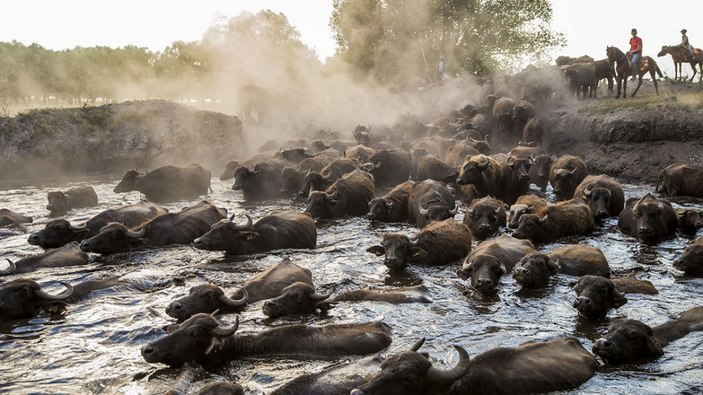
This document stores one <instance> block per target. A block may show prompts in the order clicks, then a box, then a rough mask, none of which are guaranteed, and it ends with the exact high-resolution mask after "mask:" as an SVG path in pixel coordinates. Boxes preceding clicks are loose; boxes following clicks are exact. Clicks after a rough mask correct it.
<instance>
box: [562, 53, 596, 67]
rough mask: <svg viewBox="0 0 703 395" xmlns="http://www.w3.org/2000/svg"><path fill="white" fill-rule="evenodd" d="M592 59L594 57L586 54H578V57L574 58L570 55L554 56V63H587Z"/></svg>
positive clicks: (566, 64) (564, 64) (565, 64)
mask: <svg viewBox="0 0 703 395" xmlns="http://www.w3.org/2000/svg"><path fill="white" fill-rule="evenodd" d="M593 61H594V59H593V58H592V57H590V56H588V55H583V56H579V57H578V58H574V57H572V56H559V57H557V58H556V65H557V66H568V65H570V64H574V63H589V62H593Z"/></svg>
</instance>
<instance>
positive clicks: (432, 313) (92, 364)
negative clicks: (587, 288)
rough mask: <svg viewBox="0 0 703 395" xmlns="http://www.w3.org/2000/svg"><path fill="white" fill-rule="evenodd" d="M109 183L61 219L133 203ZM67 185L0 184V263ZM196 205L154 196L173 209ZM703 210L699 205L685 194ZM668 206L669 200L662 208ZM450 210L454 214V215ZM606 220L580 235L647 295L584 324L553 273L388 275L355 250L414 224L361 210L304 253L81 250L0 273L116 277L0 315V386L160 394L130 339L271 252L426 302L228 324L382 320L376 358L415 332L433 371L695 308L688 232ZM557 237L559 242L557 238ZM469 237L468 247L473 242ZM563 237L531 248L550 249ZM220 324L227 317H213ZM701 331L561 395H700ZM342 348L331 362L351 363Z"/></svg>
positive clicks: (218, 194)
mask: <svg viewBox="0 0 703 395" xmlns="http://www.w3.org/2000/svg"><path fill="white" fill-rule="evenodd" d="M116 182H117V180H112V181H109V182H104V181H95V182H89V183H87V184H88V185H91V186H93V187H94V188H95V190H96V191H97V192H98V196H99V198H100V206H99V207H95V208H90V209H80V210H74V211H71V212H69V213H68V214H67V215H66V216H65V218H66V219H69V220H70V221H71V222H73V223H80V222H82V221H85V220H87V219H89V218H90V217H92V216H93V215H95V214H97V213H98V212H100V211H102V210H105V209H107V208H116V207H119V206H122V205H125V204H131V203H135V202H137V201H139V199H140V195H139V193H137V192H132V193H128V194H115V193H113V192H112V188H113V187H114V185H115V184H116ZM73 185H74V184H68V185H66V184H64V185H44V186H40V187H34V186H33V187H21V188H14V189H6V190H1V191H0V208H8V209H11V210H13V211H16V212H19V213H22V214H24V215H30V216H33V217H34V223H32V224H27V225H28V226H26V232H25V231H23V230H16V229H15V230H8V229H0V260H2V262H3V263H0V266H1V267H4V265H5V263H4V262H5V258H10V259H13V260H16V259H19V258H21V257H24V256H29V255H33V254H37V253H40V252H41V249H40V248H39V247H35V246H31V245H29V244H28V243H27V241H26V240H27V237H28V235H29V233H31V232H35V231H38V230H39V229H42V228H43V227H44V225H45V224H46V223H47V222H48V221H49V220H50V218H49V217H48V211H46V210H45V206H46V193H47V191H50V190H57V189H64V190H65V189H68V188H69V187H71V186H73ZM212 188H213V192H211V193H210V195H209V196H208V197H207V198H208V199H209V200H211V201H212V202H213V203H215V204H216V205H217V206H219V207H225V208H227V209H228V210H229V211H230V213H232V211H234V213H236V214H237V217H238V218H242V214H243V213H244V212H247V213H249V214H250V215H251V216H252V217H253V218H254V219H258V218H260V217H262V216H264V215H267V214H271V213H275V212H278V211H283V210H287V209H291V208H292V209H294V210H303V208H304V207H303V205H302V204H300V203H292V202H291V201H289V200H280V201H272V202H264V203H257V204H253V205H252V204H246V203H245V202H244V201H243V198H242V195H241V194H240V193H239V192H238V191H233V190H231V182H229V181H220V180H218V179H213V181H212ZM625 188H626V197H628V198H629V197H635V196H641V195H642V194H644V193H646V192H647V191H651V190H653V186H651V185H644V186H634V185H626V186H625ZM192 203H195V202H186V201H183V202H176V203H172V204H167V205H166V206H167V207H168V208H169V209H171V210H180V208H182V207H185V206H188V205H190V204H192ZM685 205H686V206H692V207H697V208H703V204H701V203H700V202H699V203H686V204H685ZM675 206H677V205H675ZM462 215H463V214H462V213H461V211H460V213H459V214H458V215H457V217H456V218H457V220H460V219H461V217H462ZM616 223H617V219H616V218H611V219H609V220H608V221H607V222H606V223H605V224H604V226H603V227H601V228H599V229H598V230H597V231H596V232H595V233H594V234H592V235H590V236H588V237H580V238H572V239H569V240H568V242H571V243H575V242H584V243H587V244H590V245H593V246H596V247H599V248H600V249H601V250H602V251H603V253H604V254H605V255H606V257H607V258H608V261H609V263H610V266H611V268H612V269H613V271H614V272H615V273H616V274H617V273H621V274H635V275H636V276H637V277H638V278H641V279H646V280H649V281H651V282H652V283H653V284H654V285H655V286H656V287H657V288H658V290H659V294H658V295H628V300H629V302H628V303H627V304H625V305H624V306H622V307H621V308H619V309H618V310H611V312H610V313H609V315H608V319H607V320H604V321H601V322H594V323H591V322H587V321H583V320H582V319H581V318H579V317H578V315H577V313H576V310H575V309H574V308H573V307H572V306H571V304H572V302H573V299H574V293H573V291H572V290H571V286H570V283H571V282H572V281H574V278H572V277H566V276H557V278H556V279H555V280H554V281H552V282H551V285H550V286H549V287H548V288H547V289H544V290H540V291H537V292H530V293H522V292H518V291H519V288H518V286H517V285H516V284H515V282H514V280H513V279H512V278H511V277H510V276H504V277H503V278H502V280H501V283H500V285H499V291H498V294H497V295H496V296H494V297H490V298H486V297H482V296H480V295H478V294H477V293H475V292H473V291H472V290H471V289H469V288H468V286H467V284H466V283H464V282H463V281H462V280H460V279H459V278H458V277H457V276H456V270H457V269H458V267H459V265H460V263H455V264H452V265H449V266H446V267H418V266H413V267H410V269H409V270H408V271H407V273H406V274H404V275H396V276H390V275H389V273H388V270H387V269H386V267H385V266H384V265H383V264H382V258H378V257H376V256H374V255H372V254H370V253H368V252H366V248H367V247H369V246H371V245H372V244H376V243H377V242H378V239H379V236H380V235H381V234H383V233H384V232H389V231H401V232H406V233H408V234H412V233H414V232H415V231H416V230H415V229H414V228H412V227H411V226H409V225H406V224H380V223H371V222H370V221H369V220H367V219H365V218H346V219H339V220H331V221H326V222H320V223H319V224H318V248H317V249H315V250H309V251H306V250H293V251H287V250H286V251H276V252H274V253H271V254H262V255H257V256H250V257H229V256H225V255H224V253H221V252H209V251H201V250H197V249H195V248H192V247H190V246H179V247H172V248H160V249H150V250H143V251H136V252H130V253H124V254H118V255H115V256H111V257H109V258H102V257H100V256H97V255H95V256H92V257H91V262H90V263H89V264H88V265H86V266H82V267H71V268H59V269H42V270H39V271H35V272H33V273H27V274H17V275H11V276H4V277H2V278H1V279H2V280H5V281H7V280H10V279H14V278H22V277H25V278H31V279H33V280H36V281H38V282H39V283H40V284H42V285H45V286H47V287H48V289H49V290H50V291H51V292H58V291H59V290H60V289H62V287H61V286H60V285H58V284H57V283H56V282H55V281H56V280H63V281H68V282H70V283H72V284H75V283H77V282H80V281H84V280H89V279H101V278H106V277H109V276H114V275H119V276H122V278H123V279H125V280H128V281H129V285H122V286H118V287H115V288H109V289H105V290H101V291H97V292H95V293H94V294H92V295H91V297H90V298H88V299H87V300H84V301H82V302H79V303H76V304H72V305H69V307H68V308H67V309H65V310H64V311H63V312H61V313H60V314H54V315H47V314H44V315H40V316H37V317H35V318H33V319H30V320H19V321H12V322H2V323H0V393H11V394H17V393H71V394H90V393H104V394H111V393H125V394H147V393H149V394H151V393H162V392H164V391H165V390H167V389H168V388H169V387H170V386H172V385H173V384H174V383H175V382H176V380H177V376H178V375H179V373H180V372H181V370H179V369H167V368H166V367H165V366H163V365H152V364H149V363H147V362H145V361H144V359H143V358H142V356H141V354H140V348H141V347H142V346H143V345H145V344H146V343H148V342H149V341H151V340H154V339H156V338H158V337H160V336H163V334H164V332H163V330H162V329H161V328H163V327H164V326H165V325H167V324H169V323H172V322H173V320H172V319H171V318H170V317H169V316H167V315H166V313H165V311H164V310H165V308H166V306H167V305H168V303H169V302H170V301H172V300H174V299H176V298H179V297H182V296H185V295H186V294H187V293H188V290H189V289H190V287H192V286H194V285H198V284H201V283H206V282H211V283H215V284H218V285H220V286H222V287H223V288H225V289H230V290H231V289H233V288H234V287H236V285H237V284H239V283H241V282H242V281H244V280H245V279H247V278H250V277H252V276H253V275H255V274H256V273H258V272H260V271H263V270H264V269H266V268H267V267H269V266H270V265H272V264H275V263H277V262H279V261H280V260H281V258H283V257H288V258H290V259H291V260H292V261H293V262H295V263H296V264H298V265H301V266H304V267H307V268H309V269H310V270H311V271H312V273H313V280H314V282H315V285H316V288H317V289H318V290H320V291H335V292H336V291H340V290H346V289H356V288H358V287H362V286H374V287H384V286H405V285H417V284H424V285H425V286H426V287H427V288H428V289H429V292H430V294H431V296H432V298H433V299H434V302H433V303H431V304H404V305H391V304H386V303H381V302H362V303H347V304H344V303H340V304H338V305H337V306H336V307H335V308H334V309H332V310H331V311H330V312H329V315H328V316H322V317H321V316H297V317H291V318H285V319H276V320H268V319H267V318H266V317H265V316H264V315H263V313H262V312H261V304H262V302H258V303H255V304H252V305H250V306H248V307H247V309H246V310H245V311H244V312H243V313H242V314H241V315H240V320H241V324H240V329H239V331H240V332H255V331H261V330H263V329H265V328H267V327H272V326H277V325H283V324H288V323H299V322H304V323H309V324H330V323H351V322H362V321H376V320H382V321H384V322H386V323H388V324H389V325H390V326H391V327H392V328H393V344H392V345H391V346H390V348H389V349H387V350H384V351H383V352H382V354H387V353H395V352H397V351H400V350H406V349H407V348H408V347H409V346H410V345H411V344H413V343H414V342H415V341H416V340H417V339H418V338H420V337H426V338H427V342H426V343H425V345H424V346H423V350H424V351H425V352H429V353H430V356H431V357H432V359H433V360H434V361H435V363H436V364H439V365H440V366H447V365H453V364H454V363H455V362H456V360H457V355H456V353H455V352H454V351H453V347H452V345H454V344H458V345H461V346H463V347H464V348H465V349H466V350H467V351H468V352H469V353H470V354H471V355H476V354H478V353H481V352H483V351H486V350H489V349H491V348H494V347H498V346H517V345H519V344H521V343H523V342H526V341H529V340H546V339H549V338H553V337H557V336H575V337H577V338H578V339H579V340H580V341H581V342H582V344H583V345H584V346H585V347H586V349H588V350H590V349H591V346H592V344H593V342H594V341H595V339H597V338H598V337H599V336H600V335H601V334H603V333H605V332H606V328H607V325H608V322H609V320H612V319H615V318H618V317H629V318H636V319H639V320H641V321H643V322H645V323H648V324H652V325H653V324H659V323H661V322H663V321H664V320H665V319H666V318H667V317H669V316H671V315H673V314H675V313H677V312H680V311H683V310H685V309H688V308H691V307H694V306H700V305H703V278H691V277H686V276H684V275H683V273H681V272H679V271H677V270H676V269H674V268H673V267H672V261H673V260H674V259H675V258H676V257H677V256H678V255H680V254H681V253H682V251H683V248H684V247H685V246H686V245H687V244H688V243H690V242H691V239H688V238H683V237H675V238H673V239H670V240H668V241H665V242H663V243H660V244H658V245H656V246H645V245H642V244H640V243H638V242H637V241H636V240H634V239H633V238H631V237H629V236H625V235H623V234H622V233H620V232H618V230H617V227H616ZM561 242H567V241H564V240H562V241H561ZM474 243H475V242H474ZM560 245H562V244H560V243H553V244H548V245H545V246H543V247H542V249H544V250H551V249H553V248H555V247H558V246H560ZM222 320H223V321H224V322H227V323H230V322H232V321H233V320H234V315H225V316H222ZM701 344H703V332H694V333H692V334H690V335H688V336H687V337H685V338H683V339H680V340H677V341H675V342H673V343H672V344H670V345H669V346H667V347H666V348H665V354H664V355H663V356H662V357H661V358H659V359H657V360H656V361H653V362H649V363H644V364H637V365H624V366H618V367H609V366H601V367H600V368H599V371H598V372H597V373H596V375H595V376H594V377H593V378H592V379H591V380H590V381H588V382H587V383H585V384H584V385H583V386H581V387H580V388H578V389H577V390H574V391H572V392H570V393H574V394H630V393H636V394H664V393H691V394H693V393H701V392H703V346H701ZM355 359H356V358H354V357H350V358H347V359H343V360H342V361H353V360H355ZM336 363H339V361H294V360H285V359H270V358H251V359H244V360H238V361H233V362H230V363H228V364H225V365H222V366H219V367H216V368H211V369H208V370H205V371H201V372H199V373H198V374H197V375H196V377H195V381H194V384H193V389H197V388H199V387H201V386H202V385H204V384H206V383H207V382H210V381H214V380H228V381H235V382H239V383H241V384H242V385H244V386H245V388H246V389H247V393H252V394H262V393H269V392H271V391H272V390H273V389H275V388H277V387H279V386H280V385H281V384H283V383H285V382H287V381H289V380H291V379H292V378H294V377H296V376H299V375H301V374H304V373H309V372H318V371H320V370H322V369H323V368H325V367H326V366H330V365H332V364H336Z"/></svg>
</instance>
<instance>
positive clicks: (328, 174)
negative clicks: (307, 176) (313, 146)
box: [320, 169, 332, 181]
mask: <svg viewBox="0 0 703 395" xmlns="http://www.w3.org/2000/svg"><path fill="white" fill-rule="evenodd" d="M320 177H321V178H322V179H323V180H325V181H327V180H329V179H330V178H332V171H331V170H330V169H326V171H323V172H322V174H320Z"/></svg>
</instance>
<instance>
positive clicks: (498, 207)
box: [464, 196, 506, 240]
mask: <svg viewBox="0 0 703 395" xmlns="http://www.w3.org/2000/svg"><path fill="white" fill-rule="evenodd" d="M505 221H506V217H505V204H503V202H501V201H500V200H498V199H494V198H492V197H490V196H487V197H485V198H481V199H478V200H474V201H473V202H471V205H470V206H469V208H468V210H466V214H465V215H464V224H466V226H468V227H469V229H471V234H472V235H473V236H474V237H475V238H476V239H479V240H484V239H487V238H489V237H491V236H493V235H494V234H496V233H497V232H498V231H499V229H500V228H501V227H503V226H505Z"/></svg>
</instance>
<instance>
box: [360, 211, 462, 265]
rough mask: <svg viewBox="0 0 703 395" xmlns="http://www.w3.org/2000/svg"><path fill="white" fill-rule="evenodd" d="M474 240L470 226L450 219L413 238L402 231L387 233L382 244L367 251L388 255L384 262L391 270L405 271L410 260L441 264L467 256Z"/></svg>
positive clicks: (434, 224)
mask: <svg viewBox="0 0 703 395" xmlns="http://www.w3.org/2000/svg"><path fill="white" fill-rule="evenodd" d="M471 239H472V237H471V231H470V230H469V228H468V227H467V226H466V225H464V224H462V223H459V222H457V221H455V220H453V219H447V220H444V221H440V222H432V223H431V224H429V225H428V226H426V227H425V228H424V229H423V230H422V231H420V233H418V234H417V235H416V236H415V237H413V240H411V239H410V238H409V237H407V236H405V235H402V234H395V233H389V234H385V235H383V237H382V238H381V244H380V245H375V246H372V247H369V248H368V249H367V251H368V252H371V253H373V254H376V255H377V256H382V255H385V258H384V260H383V263H384V264H385V265H386V266H387V267H388V268H389V269H391V270H403V269H405V268H406V267H407V265H408V263H419V264H423V265H432V266H439V265H446V264H448V263H451V262H454V261H457V260H459V259H461V258H463V257H465V256H466V254H468V253H469V251H471Z"/></svg>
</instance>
